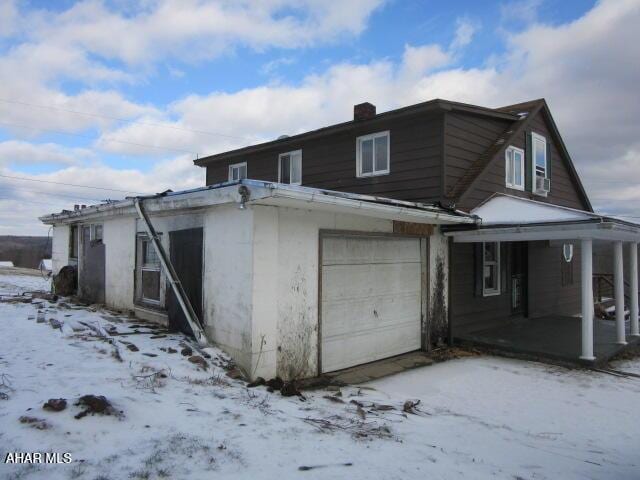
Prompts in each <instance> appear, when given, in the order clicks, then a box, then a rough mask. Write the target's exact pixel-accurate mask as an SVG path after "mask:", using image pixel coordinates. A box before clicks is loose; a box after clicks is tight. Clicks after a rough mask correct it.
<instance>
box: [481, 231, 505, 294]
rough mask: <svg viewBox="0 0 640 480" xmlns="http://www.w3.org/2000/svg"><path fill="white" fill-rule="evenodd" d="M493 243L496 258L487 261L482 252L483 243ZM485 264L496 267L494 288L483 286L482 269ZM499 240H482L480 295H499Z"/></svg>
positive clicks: (500, 280)
mask: <svg viewBox="0 0 640 480" xmlns="http://www.w3.org/2000/svg"><path fill="white" fill-rule="evenodd" d="M492 243H493V244H495V245H496V259H495V261H490V262H487V259H486V256H485V254H484V249H485V245H487V244H492ZM487 266H495V268H496V288H491V289H488V288H486V287H485V283H484V270H485V268H486V267H487ZM500 270H502V269H501V265H500V242H482V296H483V297H493V296H495V295H500V293H501V288H500V287H501V285H502V284H501V282H502V279H501V278H500V273H501V272H500Z"/></svg>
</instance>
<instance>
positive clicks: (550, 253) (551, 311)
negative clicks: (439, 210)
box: [451, 242, 581, 336]
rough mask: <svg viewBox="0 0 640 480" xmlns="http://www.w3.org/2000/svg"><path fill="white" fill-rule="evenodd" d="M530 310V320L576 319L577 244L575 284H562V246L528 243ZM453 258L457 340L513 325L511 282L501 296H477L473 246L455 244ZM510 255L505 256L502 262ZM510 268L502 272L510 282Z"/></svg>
mask: <svg viewBox="0 0 640 480" xmlns="http://www.w3.org/2000/svg"><path fill="white" fill-rule="evenodd" d="M528 249H529V275H528V281H527V283H528V297H527V298H528V309H529V315H528V316H529V318H536V317H543V316H546V315H574V314H576V313H579V312H580V308H581V298H580V248H579V245H578V244H575V243H574V258H573V261H572V263H573V265H572V267H573V283H572V284H570V285H563V283H562V262H563V261H564V260H562V246H561V245H554V246H550V244H549V242H529V246H528ZM452 255H453V258H452V269H453V270H452V272H451V275H452V293H451V308H452V316H451V320H452V329H453V335H454V336H456V335H457V334H460V333H462V332H472V331H474V330H482V329H485V328H490V327H494V326H499V325H501V324H505V323H507V322H509V321H510V319H511V318H512V317H511V287H510V281H506V282H503V287H506V288H503V289H502V292H501V294H500V295H496V296H491V297H483V296H477V295H476V294H475V273H474V245H473V244H470V243H468V244H467V243H455V244H453V253H452ZM505 259H507V262H508V255H504V256H503V259H502V260H503V261H504V260H505ZM509 270H510V265H509V264H508V263H507V265H506V266H505V268H504V269H503V273H506V278H507V280H509V279H510V278H511V272H510V271H509Z"/></svg>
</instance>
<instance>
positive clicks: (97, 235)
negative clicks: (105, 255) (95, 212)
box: [93, 225, 102, 242]
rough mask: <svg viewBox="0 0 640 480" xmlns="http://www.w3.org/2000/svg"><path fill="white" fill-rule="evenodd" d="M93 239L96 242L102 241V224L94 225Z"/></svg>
mask: <svg viewBox="0 0 640 480" xmlns="http://www.w3.org/2000/svg"><path fill="white" fill-rule="evenodd" d="M93 240H94V241H96V242H99V241H102V225H94V226H93Z"/></svg>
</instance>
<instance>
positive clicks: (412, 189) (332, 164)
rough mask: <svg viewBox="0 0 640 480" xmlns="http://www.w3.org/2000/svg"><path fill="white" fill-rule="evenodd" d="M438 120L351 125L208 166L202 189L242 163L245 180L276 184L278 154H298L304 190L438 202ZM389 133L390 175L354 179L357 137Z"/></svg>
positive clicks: (426, 118) (435, 116)
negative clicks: (246, 178) (313, 189)
mask: <svg viewBox="0 0 640 480" xmlns="http://www.w3.org/2000/svg"><path fill="white" fill-rule="evenodd" d="M442 127H443V115H442V114H431V115H429V116H427V115H420V116H413V117H407V118H403V119H401V120H388V121H385V122H380V123H379V124H378V125H376V126H375V127H370V126H359V125H357V124H356V125H355V126H354V128H353V129H352V130H351V131H348V132H341V133H336V134H333V135H327V136H325V137H323V138H321V139H313V140H308V141H306V142H302V143H296V142H291V143H289V144H287V145H279V146H276V147H273V148H271V149H269V150H266V151H262V152H257V153H253V154H249V155H247V156H246V157H244V158H239V157H236V158H234V159H231V160H218V161H216V162H215V163H212V164H211V165H209V166H208V167H207V185H212V184H215V183H220V182H225V181H227V180H228V169H229V165H230V164H234V163H239V162H244V161H246V162H247V172H248V173H247V176H248V178H251V179H254V180H267V181H277V180H278V155H279V154H280V153H285V152H289V151H292V150H298V149H301V150H302V184H303V185H304V186H309V187H316V188H323V189H329V190H340V191H347V192H353V193H363V194H375V195H380V196H386V197H390V198H397V199H402V200H415V201H437V200H439V199H440V198H441V194H442V182H441V179H442V136H443V129H442ZM385 130H389V131H390V135H391V144H390V148H391V163H390V169H391V173H390V174H388V175H382V176H378V177H368V178H357V177H356V138H357V137H358V136H360V135H366V134H369V133H375V132H379V131H385Z"/></svg>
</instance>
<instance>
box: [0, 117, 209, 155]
mask: <svg viewBox="0 0 640 480" xmlns="http://www.w3.org/2000/svg"><path fill="white" fill-rule="evenodd" d="M0 124H2V125H9V126H12V127H18V128H26V129H28V130H36V131H40V130H42V131H45V132H52V133H59V134H62V135H72V136H74V137H80V138H86V139H88V140H96V138H94V137H90V136H88V135H82V134H80V133H71V132H65V131H62V130H54V129H52V128H43V127H33V126H31V125H21V124H19V123H12V122H4V121H0ZM97 140H100V141H103V142H116V143H124V144H127V145H135V146H138V147H147V148H155V149H157V150H168V151H172V152H178V153H189V154H191V155H195V156H196V157H199V156H200V154H199V153H198V152H192V151H191V150H182V149H179V148H171V147H158V146H157V145H149V144H146V143H137V142H129V141H126V140H116V139H115V138H98V139H97Z"/></svg>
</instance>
